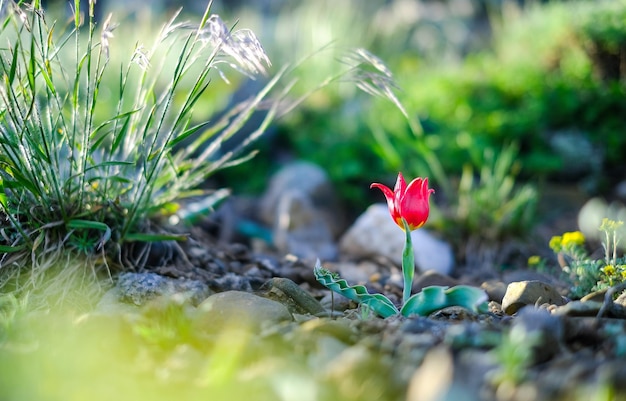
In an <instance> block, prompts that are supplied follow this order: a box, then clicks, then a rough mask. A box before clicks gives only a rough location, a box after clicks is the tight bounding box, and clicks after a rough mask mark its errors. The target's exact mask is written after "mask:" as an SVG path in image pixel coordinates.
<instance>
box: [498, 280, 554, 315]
mask: <svg viewBox="0 0 626 401" xmlns="http://www.w3.org/2000/svg"><path fill="white" fill-rule="evenodd" d="M537 303H539V304H545V303H547V304H551V305H564V304H565V299H564V298H563V297H562V296H561V294H559V292H558V291H557V290H556V289H555V288H554V287H552V286H551V285H550V284H546V283H543V282H541V281H517V282H513V283H510V284H509V285H508V287H507V288H506V293H505V294H504V298H503V299H502V310H503V311H504V313H506V314H507V315H512V314H514V313H515V312H517V311H518V310H519V309H521V308H522V307H524V306H526V305H535V304H537Z"/></svg>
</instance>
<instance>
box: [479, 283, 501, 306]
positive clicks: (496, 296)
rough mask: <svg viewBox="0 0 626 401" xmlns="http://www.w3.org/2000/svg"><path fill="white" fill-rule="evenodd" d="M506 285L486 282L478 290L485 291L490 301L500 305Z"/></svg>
mask: <svg viewBox="0 0 626 401" xmlns="http://www.w3.org/2000/svg"><path fill="white" fill-rule="evenodd" d="M506 287H507V286H506V284H504V283H503V282H502V281H500V280H488V281H485V282H484V283H482V284H481V285H480V288H482V289H483V290H485V292H486V293H487V296H488V297H489V300H490V301H495V302H498V303H502V299H504V295H505V294H506Z"/></svg>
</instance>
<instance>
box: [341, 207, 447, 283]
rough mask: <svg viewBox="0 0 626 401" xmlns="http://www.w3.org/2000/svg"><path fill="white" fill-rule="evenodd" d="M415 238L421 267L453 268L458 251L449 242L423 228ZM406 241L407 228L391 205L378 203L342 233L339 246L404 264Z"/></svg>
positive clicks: (440, 270) (442, 270) (354, 253)
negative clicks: (393, 215) (394, 217)
mask: <svg viewBox="0 0 626 401" xmlns="http://www.w3.org/2000/svg"><path fill="white" fill-rule="evenodd" d="M411 239H412V241H413V251H414V253H415V265H416V267H417V268H419V269H420V270H421V271H427V270H434V271H436V272H437V273H440V274H444V275H447V274H450V273H451V272H452V269H453V267H454V254H453V251H452V247H451V246H450V244H449V243H447V242H445V241H442V240H440V239H437V238H435V236H433V235H432V234H431V233H430V232H428V230H426V229H423V228H420V229H419V230H415V231H413V232H412V233H411ZM404 241H405V236H404V232H403V231H402V230H401V229H400V228H399V227H398V226H397V225H396V223H395V222H394V221H393V220H392V219H391V216H390V215H389V209H388V208H387V205H386V204H384V203H377V204H374V205H372V206H370V207H369V208H368V209H367V210H366V211H365V212H364V213H363V214H362V215H361V216H359V218H358V219H357V220H356V221H355V222H354V224H353V225H352V227H350V228H349V229H348V231H347V232H346V233H345V234H344V235H343V236H342V238H341V240H340V242H339V249H340V250H341V251H342V252H343V253H346V254H349V255H351V256H357V257H372V256H383V257H385V258H388V259H389V260H391V261H392V262H393V263H395V264H397V265H398V266H401V265H402V249H403V248H404Z"/></svg>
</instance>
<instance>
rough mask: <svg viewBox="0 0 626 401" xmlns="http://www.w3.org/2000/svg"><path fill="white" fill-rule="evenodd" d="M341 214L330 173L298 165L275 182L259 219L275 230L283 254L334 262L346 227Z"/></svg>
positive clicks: (281, 173)
mask: <svg viewBox="0 0 626 401" xmlns="http://www.w3.org/2000/svg"><path fill="white" fill-rule="evenodd" d="M340 210H341V208H340V207H339V200H338V198H337V196H336V191H335V190H334V188H333V185H332V183H331V182H330V180H329V179H328V176H327V175H326V172H324V170H322V169H321V168H320V167H318V166H317V165H315V164H313V163H308V162H295V163H292V164H289V165H287V166H285V167H284V168H283V169H282V170H280V171H279V172H278V173H276V174H275V175H274V176H273V177H272V178H271V180H270V183H269V186H268V189H267V191H266V192H265V194H264V195H263V196H262V198H261V200H260V206H259V215H260V218H261V220H262V221H263V222H264V223H265V224H267V225H268V226H270V227H272V230H273V233H272V236H273V241H274V245H275V246H276V248H278V250H279V251H281V252H285V253H291V254H293V255H296V256H298V257H300V258H303V259H310V260H315V259H317V258H320V259H322V260H334V259H336V258H337V247H336V245H335V241H334V240H335V238H336V237H337V236H338V235H339V233H340V232H341V231H343V229H344V225H345V223H344V217H343V215H342V214H341V213H340Z"/></svg>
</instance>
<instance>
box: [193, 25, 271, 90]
mask: <svg viewBox="0 0 626 401" xmlns="http://www.w3.org/2000/svg"><path fill="white" fill-rule="evenodd" d="M199 38H200V40H202V41H203V42H205V43H208V44H209V45H210V46H211V47H213V49H214V51H215V53H216V55H217V56H218V59H217V62H225V63H228V64H229V65H230V66H231V67H233V68H235V69H237V70H238V71H241V72H242V73H244V74H246V75H248V76H249V77H251V78H253V77H254V76H255V75H259V74H262V75H266V74H267V67H270V66H271V65H272V63H271V62H270V59H269V57H268V56H267V53H266V52H265V49H263V46H262V45H261V42H260V41H259V39H258V38H257V36H256V35H255V34H254V32H252V31H251V30H249V29H240V30H237V31H235V32H231V31H230V29H228V27H227V26H226V24H225V23H224V21H223V20H222V19H221V18H220V16H219V15H217V14H213V15H211V16H210V17H209V19H208V20H207V22H206V24H205V27H204V28H202V29H200V31H199ZM220 55H221V56H224V55H225V56H228V57H230V58H231V59H232V60H234V64H233V63H231V62H228V61H227V60H226V59H224V58H220V57H219V56H220Z"/></svg>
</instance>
